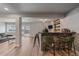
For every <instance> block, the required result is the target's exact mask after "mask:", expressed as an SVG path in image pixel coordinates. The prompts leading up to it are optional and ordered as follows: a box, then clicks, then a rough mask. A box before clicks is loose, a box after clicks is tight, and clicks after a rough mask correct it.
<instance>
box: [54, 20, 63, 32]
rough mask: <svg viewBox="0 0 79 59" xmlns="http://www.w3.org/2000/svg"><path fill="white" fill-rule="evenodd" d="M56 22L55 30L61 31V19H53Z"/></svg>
mask: <svg viewBox="0 0 79 59" xmlns="http://www.w3.org/2000/svg"><path fill="white" fill-rule="evenodd" d="M53 23H54V32H60V31H61V30H60V27H61V26H60V19H56V20H54V21H53Z"/></svg>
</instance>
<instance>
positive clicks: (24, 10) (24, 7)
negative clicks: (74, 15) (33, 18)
mask: <svg viewBox="0 0 79 59" xmlns="http://www.w3.org/2000/svg"><path fill="white" fill-rule="evenodd" d="M78 5H79V4H77V3H0V14H40V13H41V14H45V13H50V14H52V13H61V14H65V13H68V12H69V11H71V10H72V9H74V8H76V7H77V6H78ZM5 7H6V8H8V9H9V11H5V10H4V8H5Z"/></svg>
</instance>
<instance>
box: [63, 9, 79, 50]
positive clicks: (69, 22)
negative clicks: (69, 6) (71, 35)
mask: <svg viewBox="0 0 79 59" xmlns="http://www.w3.org/2000/svg"><path fill="white" fill-rule="evenodd" d="M63 21H64V22H63V23H64V27H65V28H69V29H71V30H73V31H76V32H77V34H76V35H75V36H76V37H75V46H76V50H78V51H79V7H77V8H75V9H74V10H72V11H71V12H70V13H68V14H67V16H66V17H65V18H64V19H63Z"/></svg>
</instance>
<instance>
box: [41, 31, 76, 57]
mask: <svg viewBox="0 0 79 59" xmlns="http://www.w3.org/2000/svg"><path fill="white" fill-rule="evenodd" d="M74 35H75V33H41V40H42V41H41V42H42V43H41V45H42V48H41V50H42V51H43V55H45V54H46V53H47V52H48V51H49V52H50V54H51V55H54V56H55V55H56V52H57V51H58V53H60V52H62V51H64V52H66V54H67V56H71V55H72V54H71V52H73V55H74V56H76V51H75V45H74V40H75V37H74ZM62 55H63V56H65V55H64V54H62Z"/></svg>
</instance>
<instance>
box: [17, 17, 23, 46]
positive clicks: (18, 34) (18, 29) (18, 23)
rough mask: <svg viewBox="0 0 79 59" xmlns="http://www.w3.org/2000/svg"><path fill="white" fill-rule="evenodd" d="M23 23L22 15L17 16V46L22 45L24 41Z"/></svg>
mask: <svg viewBox="0 0 79 59" xmlns="http://www.w3.org/2000/svg"><path fill="white" fill-rule="evenodd" d="M21 24H22V18H21V17H17V19H16V47H20V46H21V42H22V40H21V39H22V38H21V37H22V35H21V26H22V25H21Z"/></svg>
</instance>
